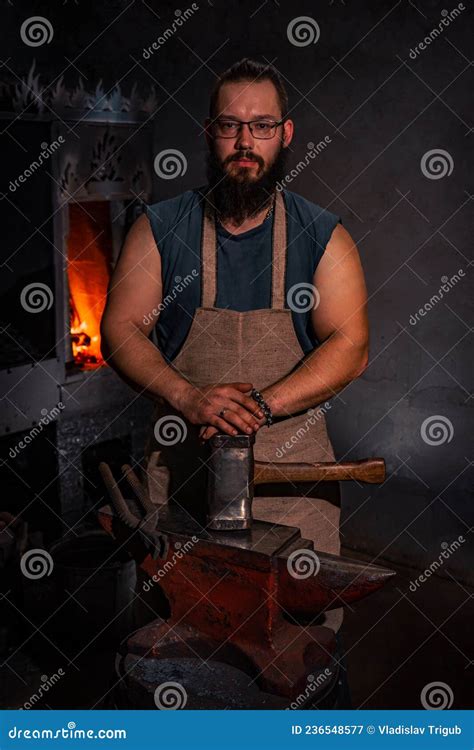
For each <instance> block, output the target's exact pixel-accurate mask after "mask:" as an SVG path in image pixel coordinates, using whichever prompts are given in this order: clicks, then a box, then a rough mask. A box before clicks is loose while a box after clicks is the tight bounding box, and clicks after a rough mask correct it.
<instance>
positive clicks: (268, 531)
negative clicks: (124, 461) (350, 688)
mask: <svg viewBox="0 0 474 750" xmlns="http://www.w3.org/2000/svg"><path fill="white" fill-rule="evenodd" d="M123 471H124V473H125V475H126V477H127V479H128V480H129V483H130V485H131V487H132V488H133V490H134V493H135V495H136V496H137V498H138V500H139V501H140V504H141V506H142V511H143V514H142V515H140V512H139V510H138V508H139V506H138V505H137V504H136V502H135V501H133V500H130V499H127V500H125V498H124V496H123V494H122V492H121V491H120V489H119V487H118V485H117V483H116V482H115V480H114V478H113V476H112V474H111V472H110V469H109V468H108V467H107V466H106V465H104V464H102V465H101V473H102V476H103V478H104V480H105V483H106V486H107V489H108V492H109V494H110V497H111V499H112V507H111V506H104V507H103V508H101V509H100V511H99V519H100V522H101V524H102V526H103V527H104V528H105V529H106V531H108V532H109V533H111V534H112V535H113V536H114V537H116V538H117V539H119V540H120V541H121V542H126V540H128V542H129V544H130V548H131V549H132V550H133V554H134V556H135V559H136V560H137V563H138V564H139V565H140V567H141V568H142V570H143V571H144V572H145V573H146V575H148V576H149V578H148V586H150V587H153V586H157V587H159V588H161V590H162V591H163V592H164V594H165V596H166V598H167V600H168V603H169V607H170V612H171V614H170V616H169V618H168V619H167V620H163V619H161V618H158V619H157V620H156V621H155V622H152V623H151V624H149V625H146V626H145V627H143V628H141V629H140V630H138V631H137V632H135V633H134V634H132V635H131V636H130V638H129V639H128V641H127V651H128V655H129V660H130V659H131V660H132V662H133V660H134V659H135V660H138V661H140V660H141V659H142V658H143V657H144V656H145V655H147V658H151V657H154V658H157V659H160V658H161V659H166V658H169V657H170V656H174V657H192V658H195V657H196V655H199V657H200V658H201V659H211V658H212V659H215V660H219V661H221V662H225V663H227V664H230V665H232V666H236V667H238V668H239V669H241V670H243V671H244V672H246V673H247V674H248V675H249V676H250V678H251V679H252V680H255V682H256V684H257V685H258V686H259V687H260V689H261V690H264V691H266V692H268V693H273V694H276V695H279V696H284V697H286V698H288V700H294V699H295V698H296V696H298V695H300V694H301V692H302V690H304V687H305V685H307V684H308V683H307V680H308V675H310V674H313V675H314V674H315V673H317V672H318V671H322V670H324V669H325V668H327V667H330V666H331V665H332V662H333V655H334V651H335V635H334V633H333V631H332V630H330V629H329V628H327V627H324V626H323V625H320V624H318V620H319V621H320V620H321V615H322V613H323V612H324V611H326V610H329V609H333V608H335V607H340V606H342V605H344V604H349V603H351V602H355V601H358V600H360V599H362V598H363V597H365V596H367V595H368V594H371V593H373V592H374V591H376V590H377V589H379V588H380V587H381V586H383V585H384V584H385V583H386V582H387V581H388V579H389V578H391V577H392V576H393V575H395V573H394V572H393V571H391V570H388V569H386V568H382V567H379V566H376V565H371V564H366V563H362V562H359V561H357V560H352V559H350V558H348V557H340V556H337V555H330V554H327V553H324V552H320V551H317V550H315V549H314V545H313V542H312V541H310V540H308V539H303V538H302V537H301V532H300V530H299V529H298V528H295V527H291V526H283V525H281V524H272V523H267V522H264V521H254V522H253V525H252V527H251V528H250V529H249V530H247V531H245V532H240V533H236V532H235V531H233V532H222V531H219V532H216V531H212V530H209V529H208V528H205V526H203V525H201V523H200V522H199V521H198V520H196V519H194V518H192V517H191V516H190V515H189V514H188V513H187V512H186V511H183V510H182V509H180V508H179V507H176V506H173V505H171V504H169V505H164V506H158V507H156V506H153V504H152V503H151V502H150V500H149V499H148V498H147V496H146V494H145V491H144V488H143V486H142V485H141V483H140V482H139V480H138V478H137V477H136V475H135V474H134V473H133V471H132V469H131V468H130V467H129V466H125V467H123ZM203 678H205V673H203Z"/></svg>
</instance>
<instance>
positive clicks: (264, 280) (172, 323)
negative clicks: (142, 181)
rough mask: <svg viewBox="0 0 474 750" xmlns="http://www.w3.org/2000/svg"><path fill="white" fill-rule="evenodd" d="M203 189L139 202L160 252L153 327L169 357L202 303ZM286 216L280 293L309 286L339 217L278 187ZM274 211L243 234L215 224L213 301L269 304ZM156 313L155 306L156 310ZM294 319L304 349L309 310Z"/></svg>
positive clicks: (311, 340)
mask: <svg viewBox="0 0 474 750" xmlns="http://www.w3.org/2000/svg"><path fill="white" fill-rule="evenodd" d="M202 191H203V188H197V189H195V190H188V191H186V192H185V193H181V194H180V195H178V196H176V197H175V198H171V199H169V200H165V201H159V202H158V203H153V204H150V205H149V206H146V214H147V216H148V218H149V220H150V224H151V228H152V231H153V236H154V238H155V241H156V244H157V247H158V249H159V252H160V256H161V273H162V280H163V296H162V303H161V305H160V307H159V315H158V318H157V325H156V328H155V332H156V336H157V344H158V346H159V348H160V351H161V352H162V354H163V356H164V357H165V359H166V360H167V361H168V362H171V361H172V360H173V359H174V358H175V357H176V355H177V354H178V352H179V350H180V349H181V346H182V345H183V343H184V341H185V339H186V336H187V334H188V333H189V329H190V327H191V322H192V318H193V315H194V312H195V310H196V308H197V307H199V306H200V304H201V280H200V259H201V237H202V224H203V206H202ZM282 194H283V198H284V201H285V207H286V215H287V234H288V248H287V267H286V276H285V306H286V307H288V304H287V302H286V295H287V294H288V291H289V290H290V289H291V287H292V286H294V285H295V284H300V283H303V282H306V283H309V284H312V282H313V276H314V272H315V270H316V266H317V265H318V263H319V261H320V259H321V257H322V255H323V253H324V250H325V248H326V245H327V243H328V241H329V239H330V237H331V234H332V232H333V230H334V228H335V226H336V224H338V223H339V222H340V223H342V221H341V218H340V217H339V216H337V215H336V214H333V213H331V212H330V211H328V210H326V209H324V208H321V206H318V205H317V204H315V203H312V202H311V201H308V200H307V199H306V198H303V196H301V195H298V194H297V193H292V192H291V191H289V190H283V191H282ZM272 226H273V214H272V215H271V216H270V217H269V218H268V219H266V220H265V221H264V222H263V223H262V224H260V225H259V226H258V227H255V228H254V229H249V231H248V232H243V233H242V234H238V235H233V234H231V233H230V232H228V231H227V230H226V229H224V227H222V226H221V225H220V224H219V223H218V225H217V246H218V251H217V253H218V255H217V297H216V303H215V307H218V308H229V309H231V310H238V311H240V312H244V311H247V310H258V309H261V308H269V307H270V306H271V278H272V266H271V260H272ZM157 312H158V310H157V311H155V314H156V313H157ZM292 318H293V325H294V327H295V332H296V335H297V337H298V340H299V342H300V344H301V347H302V349H303V351H304V353H305V354H307V353H308V352H310V351H311V350H312V349H314V347H315V346H317V345H318V341H317V339H316V337H315V335H314V332H313V329H312V325H311V311H310V310H309V311H307V312H296V311H293V310H292Z"/></svg>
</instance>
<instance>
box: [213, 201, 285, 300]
mask: <svg viewBox="0 0 474 750" xmlns="http://www.w3.org/2000/svg"><path fill="white" fill-rule="evenodd" d="M286 249H287V219H286V211H285V202H284V199H283V195H282V193H281V191H280V190H277V191H276V194H275V208H274V211H273V237H272V286H271V306H272V308H280V309H282V308H284V307H285V275H286ZM216 298H217V234H216V212H215V208H214V202H213V200H212V193H209V194H208V195H206V196H205V198H204V212H203V224H202V238H201V307H215V306H216V305H215V303H216Z"/></svg>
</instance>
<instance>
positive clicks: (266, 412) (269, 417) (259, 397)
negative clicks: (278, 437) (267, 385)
mask: <svg viewBox="0 0 474 750" xmlns="http://www.w3.org/2000/svg"><path fill="white" fill-rule="evenodd" d="M250 395H251V396H252V398H253V400H254V401H256V402H257V404H258V405H259V407H260V408H261V410H262V411H263V413H264V415H265V419H266V424H267V427H270V425H271V424H273V414H272V410H271V409H270V407H269V406H268V404H267V402H266V401H265V399H264V398H263V396H262V394H261V393H260V391H257V390H256V389H255V388H252V391H251V393H250Z"/></svg>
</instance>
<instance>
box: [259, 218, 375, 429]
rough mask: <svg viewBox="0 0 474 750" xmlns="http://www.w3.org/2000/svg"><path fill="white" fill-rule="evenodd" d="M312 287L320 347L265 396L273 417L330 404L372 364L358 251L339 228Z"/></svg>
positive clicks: (320, 262) (270, 388)
mask: <svg viewBox="0 0 474 750" xmlns="http://www.w3.org/2000/svg"><path fill="white" fill-rule="evenodd" d="M313 285H314V286H315V288H316V290H317V292H318V294H316V295H315V297H316V299H318V298H319V303H318V304H317V305H316V306H315V309H313V311H312V313H311V319H312V325H313V329H314V332H315V334H316V337H317V339H318V341H319V342H320V345H319V346H318V347H316V348H315V349H314V350H313V351H311V352H310V353H309V354H308V355H307V356H306V357H305V358H304V359H303V360H302V362H301V364H300V365H299V366H298V368H297V369H296V370H294V371H293V372H292V373H291V374H290V375H287V376H286V377H284V378H282V379H281V380H279V381H278V382H277V383H274V384H272V385H270V386H268V387H267V388H265V389H264V390H263V391H262V396H263V397H264V399H265V400H266V401H267V403H268V404H269V406H270V408H271V410H272V412H273V414H274V416H288V415H290V414H293V413H296V412H299V411H303V410H304V409H309V408H310V407H315V406H316V405H317V404H320V403H321V402H323V401H327V400H329V399H330V398H332V397H333V396H334V395H335V394H336V393H337V392H338V391H340V390H341V389H342V388H344V386H346V385H347V384H348V383H350V382H351V381H352V380H354V379H355V378H357V377H358V376H359V375H361V374H362V373H363V371H364V370H365V368H366V366H367V363H368V349H369V327H368V319H367V290H366V286H365V280H364V272H363V270H362V265H361V262H360V258H359V253H358V251H357V247H356V245H355V243H354V241H353V240H352V237H351V236H350V234H349V233H348V232H347V230H346V229H345V228H344V227H343V226H342V225H341V224H338V225H337V226H336V227H335V229H334V231H333V233H332V235H331V238H330V240H329V242H328V244H327V246H326V249H325V252H324V254H323V256H322V258H321V260H320V261H319V264H318V266H317V268H316V271H315V274H314V277H313ZM264 421H265V420H264V419H261V420H260V422H261V423H262V424H263V423H264Z"/></svg>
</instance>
